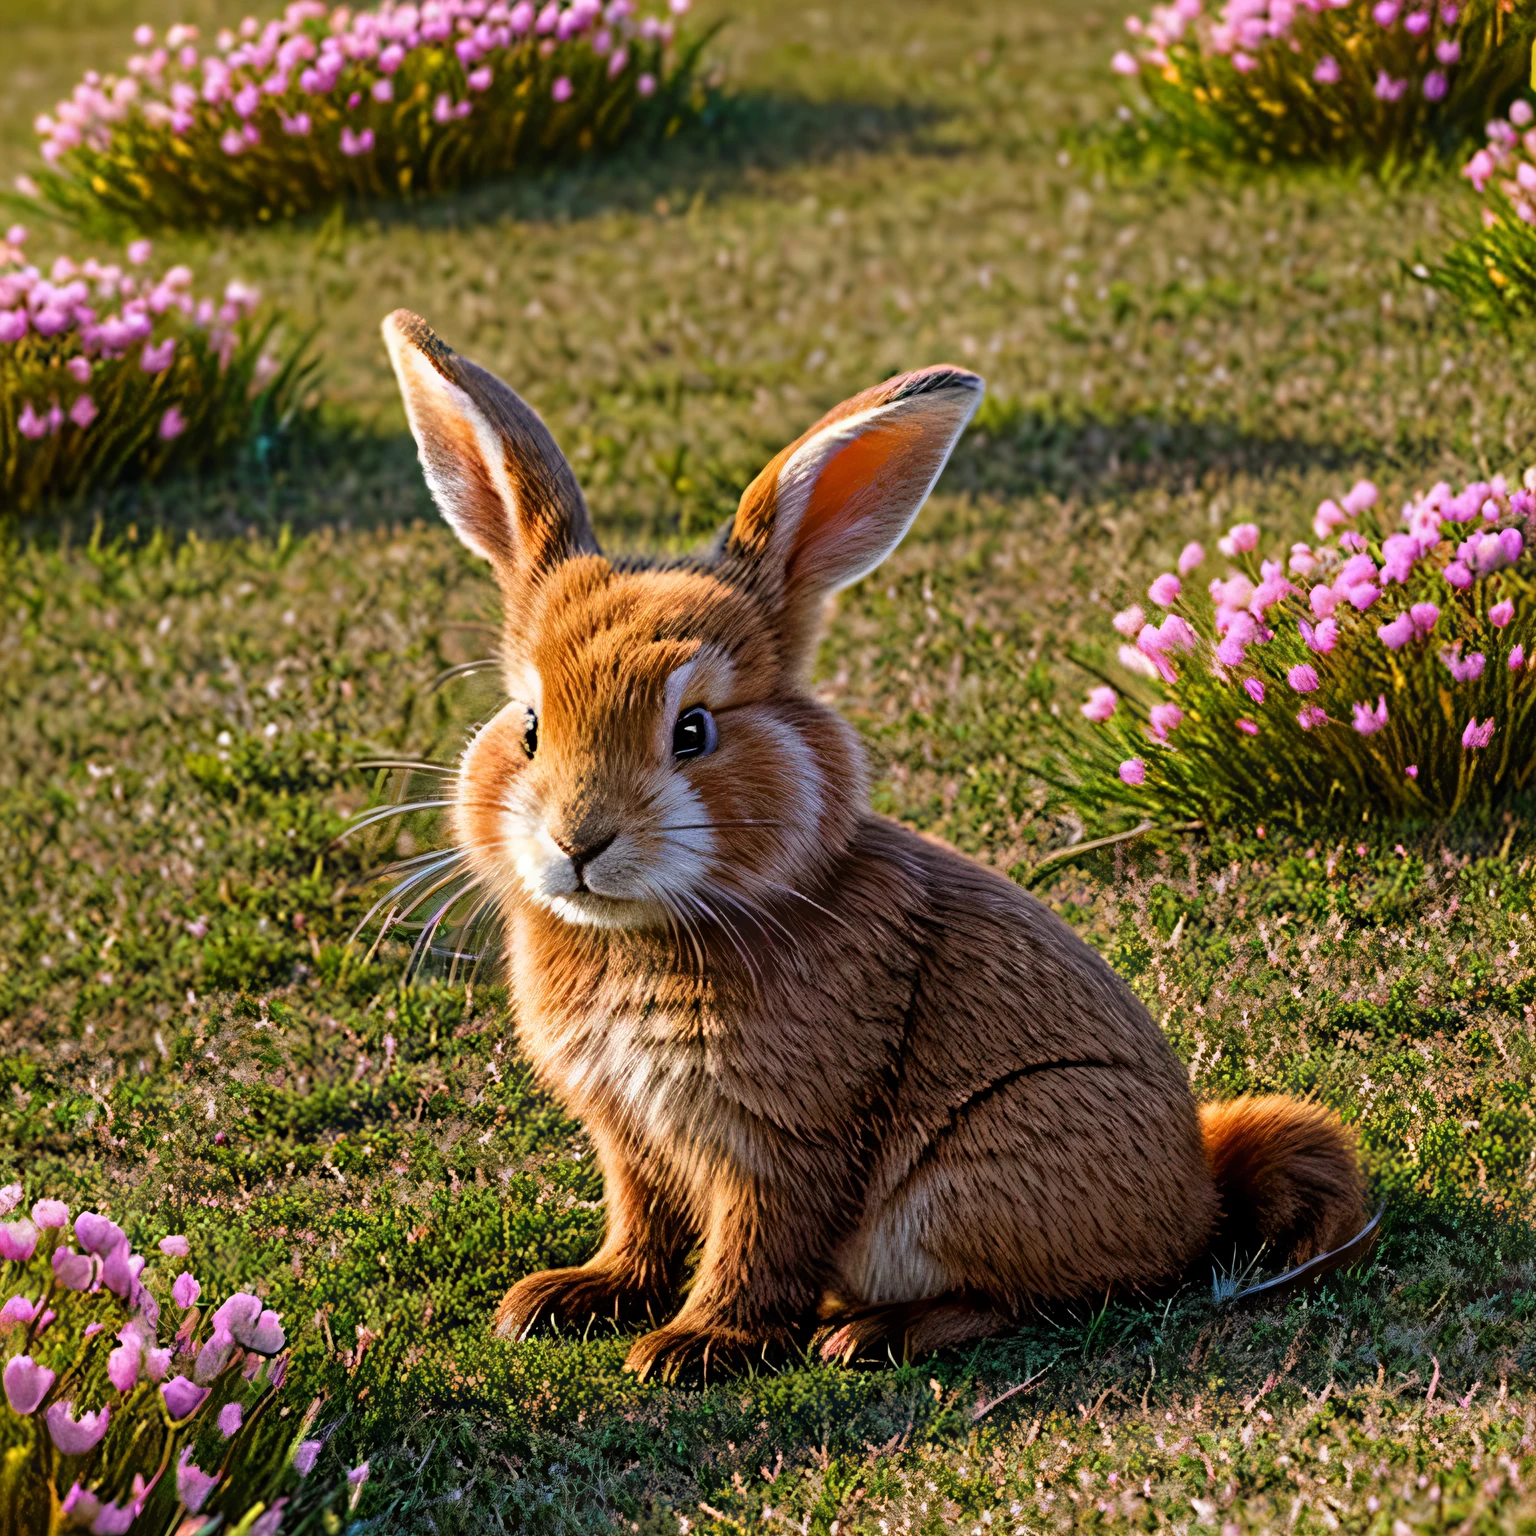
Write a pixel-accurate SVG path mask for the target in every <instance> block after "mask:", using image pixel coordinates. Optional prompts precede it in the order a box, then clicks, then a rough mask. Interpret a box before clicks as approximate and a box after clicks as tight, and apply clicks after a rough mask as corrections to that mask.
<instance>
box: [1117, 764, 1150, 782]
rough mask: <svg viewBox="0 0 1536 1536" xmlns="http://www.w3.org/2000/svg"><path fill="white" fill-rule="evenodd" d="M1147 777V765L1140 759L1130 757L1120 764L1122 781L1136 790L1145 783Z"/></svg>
mask: <svg viewBox="0 0 1536 1536" xmlns="http://www.w3.org/2000/svg"><path fill="white" fill-rule="evenodd" d="M1146 777H1147V765H1146V764H1145V763H1144V762H1142V760H1141V759H1140V758H1139V757H1128V758H1126V760H1125V761H1124V762H1123V763H1121V764H1120V779H1121V782H1122V783H1125V784H1129V785H1131V787H1132V788H1135V787H1136V786H1137V785H1138V784H1141V783H1143V782H1145V780H1146Z"/></svg>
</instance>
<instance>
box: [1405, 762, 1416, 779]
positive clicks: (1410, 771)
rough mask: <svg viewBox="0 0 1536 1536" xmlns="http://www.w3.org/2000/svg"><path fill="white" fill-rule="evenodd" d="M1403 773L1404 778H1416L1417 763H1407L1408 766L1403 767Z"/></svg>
mask: <svg viewBox="0 0 1536 1536" xmlns="http://www.w3.org/2000/svg"><path fill="white" fill-rule="evenodd" d="M1403 774H1404V777H1406V778H1410V779H1416V778H1418V776H1419V765H1418V764H1417V763H1409V764H1408V766H1407V767H1406V768H1404V769H1403Z"/></svg>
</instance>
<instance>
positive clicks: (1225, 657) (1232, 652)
mask: <svg viewBox="0 0 1536 1536" xmlns="http://www.w3.org/2000/svg"><path fill="white" fill-rule="evenodd" d="M1247 654H1248V646H1247V643H1246V642H1245V641H1242V640H1239V639H1237V638H1236V636H1234V635H1228V636H1227V638H1226V639H1225V640H1223V641H1222V642H1221V644H1220V645H1218V646H1217V647H1216V660H1217V661H1219V662H1220V663H1221V664H1222V666H1224V667H1240V666H1242V664H1243V658H1244V657H1245V656H1246V655H1247Z"/></svg>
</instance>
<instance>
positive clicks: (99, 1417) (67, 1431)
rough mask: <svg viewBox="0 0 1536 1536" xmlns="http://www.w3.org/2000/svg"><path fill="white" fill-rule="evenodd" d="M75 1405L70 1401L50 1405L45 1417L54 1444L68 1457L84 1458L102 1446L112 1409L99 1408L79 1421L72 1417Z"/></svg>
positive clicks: (83, 1415) (84, 1414) (83, 1414)
mask: <svg viewBox="0 0 1536 1536" xmlns="http://www.w3.org/2000/svg"><path fill="white" fill-rule="evenodd" d="M73 1408H74V1404H73V1403H71V1402H69V1401H68V1400H66V1401H64V1402H62V1403H53V1404H50V1406H49V1408H48V1412H47V1413H45V1414H44V1415H43V1419H44V1421H45V1422H46V1423H47V1425H48V1433H49V1435H50V1436H52V1438H53V1443H54V1444H55V1445H56V1446H58V1448H59V1449H60V1450H61V1451H62V1452H63V1453H64V1454H65V1455H66V1456H83V1455H85V1453H86V1452H87V1451H93V1450H95V1449H96V1447H97V1446H98V1445H100V1444H101V1438H102V1436H103V1435H105V1434H106V1432H107V1420H108V1419H109V1418H111V1416H112V1410H111V1409H110V1408H98V1409H97V1410H96V1412H95V1413H82V1414H81V1415H80V1418H79V1420H78V1421H76V1420H75V1419H74V1418H72V1417H71V1411H72V1410H73Z"/></svg>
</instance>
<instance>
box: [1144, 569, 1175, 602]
mask: <svg viewBox="0 0 1536 1536" xmlns="http://www.w3.org/2000/svg"><path fill="white" fill-rule="evenodd" d="M1182 590H1183V588H1182V586H1181V584H1180V582H1179V578H1178V577H1177V576H1174V575H1171V574H1169V573H1168V572H1166V571H1165V572H1164V573H1163V574H1162V575H1161V576H1159V577H1158V578H1157V579H1156V580H1155V581H1154V582H1153V583H1152V585H1151V586H1150V587H1148V588H1147V596H1148V597H1150V598H1151V599H1152V601H1153V602H1154V603H1156V604H1157V605H1158V607H1159V608H1170V607H1172V606H1173V604H1174V603H1176V602H1178V600H1179V593H1180V592H1181V591H1182Z"/></svg>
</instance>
